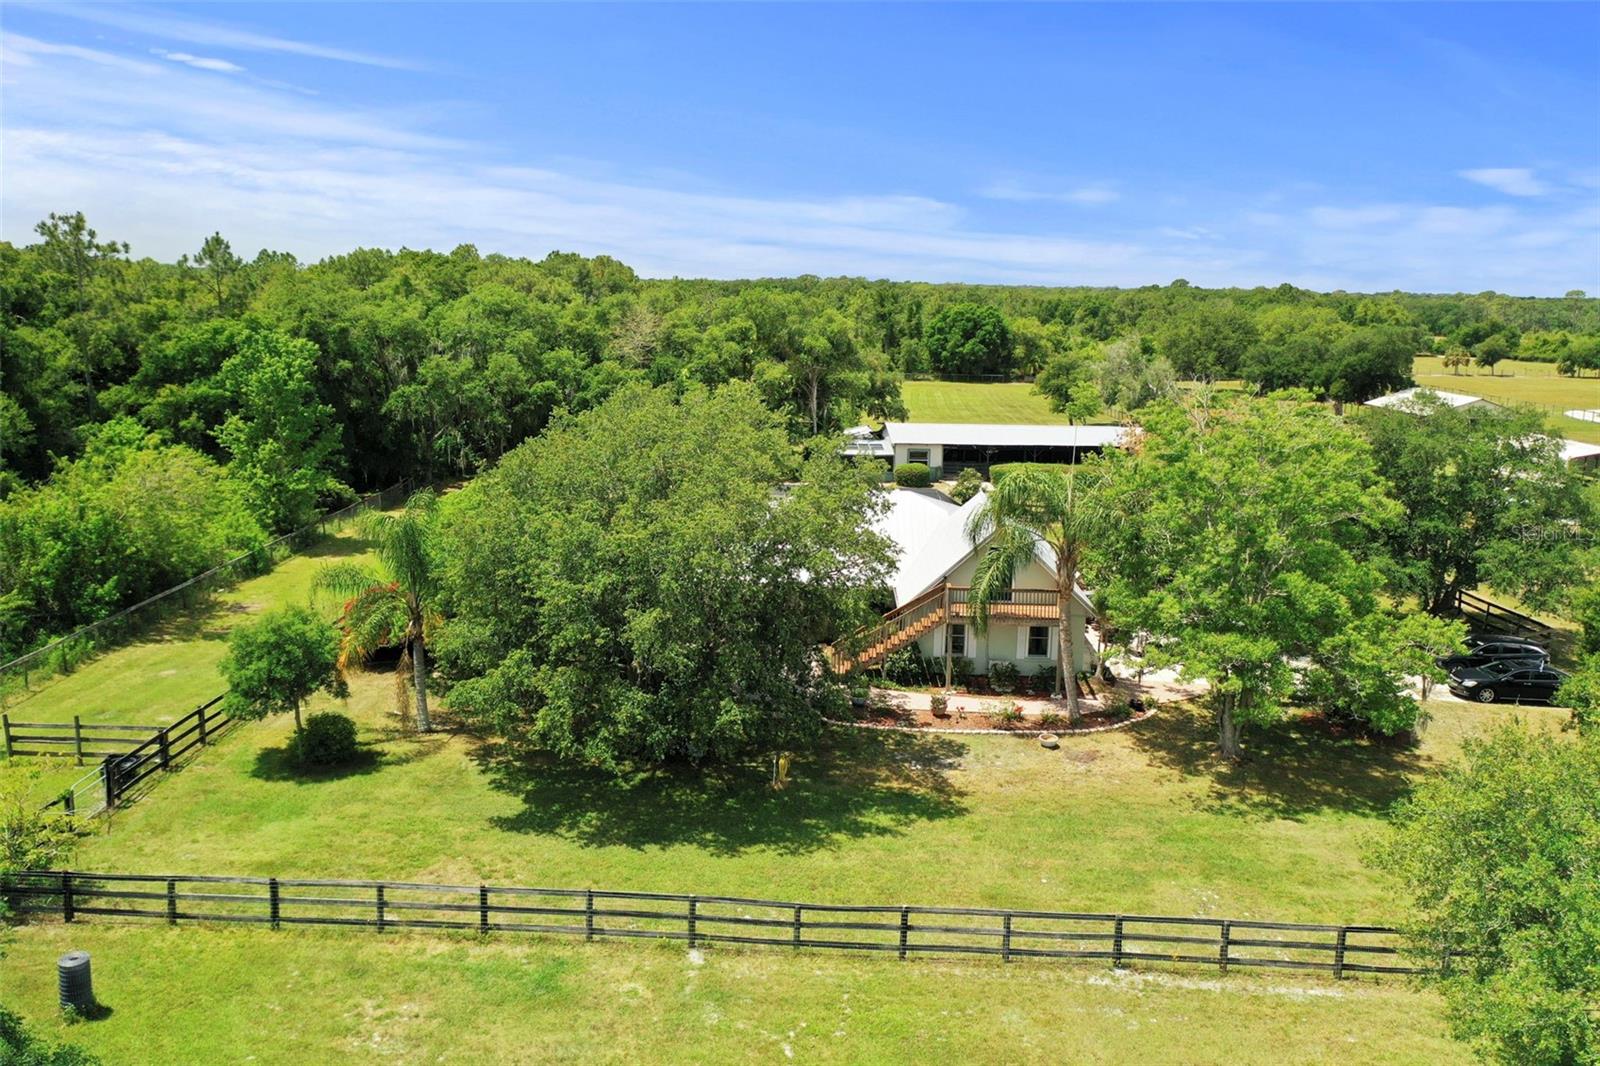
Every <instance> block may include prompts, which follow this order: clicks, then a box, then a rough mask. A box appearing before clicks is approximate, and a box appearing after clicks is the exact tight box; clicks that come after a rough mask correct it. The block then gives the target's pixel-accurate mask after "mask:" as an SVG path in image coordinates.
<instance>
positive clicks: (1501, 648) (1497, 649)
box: [1439, 640, 1550, 674]
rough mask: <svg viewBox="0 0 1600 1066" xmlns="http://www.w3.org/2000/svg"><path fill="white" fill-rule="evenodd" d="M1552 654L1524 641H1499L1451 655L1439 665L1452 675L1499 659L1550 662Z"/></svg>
mask: <svg viewBox="0 0 1600 1066" xmlns="http://www.w3.org/2000/svg"><path fill="white" fill-rule="evenodd" d="M1549 658H1550V653H1549V652H1548V651H1546V650H1545V649H1544V648H1542V647H1540V646H1539V645H1537V644H1532V643H1529V642H1528V641H1522V640H1497V641H1491V642H1489V643H1487V644H1479V645H1478V646H1477V647H1476V648H1470V649H1468V651H1467V652H1466V654H1464V655H1449V656H1446V657H1445V658H1443V659H1440V660H1439V665H1440V666H1442V667H1444V668H1445V669H1446V670H1448V671H1450V672H1451V673H1452V674H1453V673H1455V672H1456V671H1457V670H1472V669H1476V668H1478V667H1480V666H1487V665H1488V664H1489V663H1492V662H1495V661H1496V660H1499V659H1539V660H1548V659H1549Z"/></svg>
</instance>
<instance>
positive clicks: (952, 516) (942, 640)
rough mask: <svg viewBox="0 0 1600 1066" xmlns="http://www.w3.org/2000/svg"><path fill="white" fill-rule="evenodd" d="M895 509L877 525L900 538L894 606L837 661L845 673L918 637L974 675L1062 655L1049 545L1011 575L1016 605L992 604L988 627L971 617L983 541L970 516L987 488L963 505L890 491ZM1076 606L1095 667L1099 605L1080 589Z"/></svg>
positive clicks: (1074, 641) (1073, 637)
mask: <svg viewBox="0 0 1600 1066" xmlns="http://www.w3.org/2000/svg"><path fill="white" fill-rule="evenodd" d="M887 495H888V497H889V509H888V511H887V512H886V513H885V514H884V515H883V516H882V517H881V518H880V519H878V521H877V523H876V524H875V528H876V529H877V530H878V532H880V533H882V534H883V535H884V536H886V537H888V538H889V539H890V540H891V541H893V542H894V544H895V546H896V548H897V549H898V554H899V566H898V568H897V569H896V571H895V574H894V578H893V588H892V592H893V596H894V603H895V606H894V609H893V610H892V611H889V612H888V613H887V614H885V615H884V620H883V622H882V623H881V624H880V625H878V626H877V627H875V628H873V629H872V630H870V631H869V632H868V633H865V634H862V635H861V636H860V637H859V638H858V640H857V641H855V642H854V643H853V646H852V647H851V648H849V649H841V651H840V659H839V660H838V662H837V663H836V665H838V666H839V667H840V668H841V669H842V670H843V669H851V668H855V667H860V666H875V665H878V664H879V663H881V662H882V661H883V659H884V658H885V657H886V656H887V655H889V654H890V653H891V652H894V651H898V650H899V649H901V648H904V647H907V646H909V645H911V644H915V645H916V647H917V650H918V652H919V653H920V654H921V655H922V656H923V657H924V658H927V659H941V658H943V657H944V656H945V654H946V652H947V651H948V653H949V654H950V655H951V656H953V657H959V658H965V659H968V660H970V661H971V663H972V669H973V672H974V673H977V674H986V673H988V670H989V665H990V664H991V663H994V662H997V661H1000V660H1004V661H1007V662H1011V663H1015V664H1016V666H1017V668H1018V669H1019V670H1020V671H1022V672H1023V673H1027V674H1036V673H1038V671H1039V670H1040V668H1042V667H1047V666H1050V665H1051V664H1053V663H1054V662H1055V657H1056V651H1057V648H1058V647H1059V646H1060V640H1061V633H1060V628H1061V627H1060V612H1059V608H1058V606H1057V599H1056V578H1055V559H1054V557H1053V556H1052V555H1051V553H1050V550H1049V549H1048V548H1047V547H1045V546H1044V545H1043V544H1040V545H1039V546H1038V550H1037V551H1036V552H1035V555H1034V558H1033V560H1032V562H1031V563H1030V564H1029V565H1028V566H1027V567H1025V568H1024V569H1023V570H1021V571H1020V572H1018V573H1017V574H1016V575H1015V576H1014V578H1013V579H1012V592H1011V596H1010V599H1009V601H1008V602H1005V603H996V604H992V605H991V607H990V610H989V625H988V628H987V629H986V631H985V632H984V633H981V634H980V633H978V632H977V630H976V628H975V627H974V626H973V624H972V620H971V612H970V604H969V602H968V599H969V597H968V593H969V591H970V588H971V585H972V578H973V573H974V571H975V570H976V568H977V564H978V559H979V556H980V553H981V551H982V548H983V546H982V545H979V546H978V547H974V546H973V544H972V543H971V541H970V540H968V538H967V523H968V521H969V520H970V519H971V517H972V515H973V514H974V513H976V512H977V510H978V509H979V508H980V507H982V506H983V498H984V494H983V493H981V492H980V493H979V494H978V495H976V496H974V497H973V498H972V499H971V500H968V501H967V503H966V504H964V505H960V504H957V503H955V502H954V501H953V500H951V499H950V498H949V497H948V496H945V495H944V494H943V493H940V492H936V491H934V490H931V489H893V490H888V492H887ZM1074 592H1075V594H1074V595H1073V597H1072V602H1071V603H1070V604H1069V606H1068V629H1069V634H1068V639H1069V640H1070V642H1071V643H1070V645H1069V646H1070V648H1071V650H1072V661H1073V664H1074V670H1085V669H1090V668H1092V666H1093V655H1092V653H1091V651H1090V648H1089V645H1088V641H1087V639H1086V636H1085V629H1086V627H1087V624H1088V620H1089V618H1090V617H1091V616H1092V614H1093V611H1092V608H1091V607H1090V604H1089V599H1088V597H1087V595H1086V594H1085V593H1084V591H1083V590H1082V589H1081V588H1079V589H1076V590H1074Z"/></svg>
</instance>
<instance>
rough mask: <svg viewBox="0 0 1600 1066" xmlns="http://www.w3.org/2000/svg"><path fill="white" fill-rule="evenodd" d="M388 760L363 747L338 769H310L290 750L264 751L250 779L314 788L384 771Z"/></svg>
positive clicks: (322, 767)
mask: <svg viewBox="0 0 1600 1066" xmlns="http://www.w3.org/2000/svg"><path fill="white" fill-rule="evenodd" d="M388 762H389V760H388V759H387V758H385V757H384V755H383V753H381V752H378V751H375V750H373V749H372V748H370V747H368V746H366V745H362V746H361V747H360V748H359V749H358V750H357V751H356V754H355V757H354V758H352V759H351V760H350V761H348V762H346V763H343V764H341V765H339V766H311V765H308V764H306V763H302V762H297V761H296V760H295V758H294V756H292V755H290V754H289V749H288V748H287V747H277V748H262V749H261V750H260V751H258V752H256V759H255V763H254V764H253V765H252V766H251V767H250V776H251V777H253V778H255V779H257V780H258V781H293V782H295V783H296V784H301V785H312V784H316V783H318V782H321V781H338V780H339V779H341V778H345V777H359V776H361V775H363V774H370V773H373V772H375V771H377V770H379V769H381V768H382V767H383V766H384V765H385V764H386V763H388Z"/></svg>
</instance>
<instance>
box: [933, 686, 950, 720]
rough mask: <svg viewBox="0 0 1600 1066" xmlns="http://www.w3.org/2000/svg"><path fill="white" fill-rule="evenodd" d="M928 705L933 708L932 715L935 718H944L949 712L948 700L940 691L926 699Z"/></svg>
mask: <svg viewBox="0 0 1600 1066" xmlns="http://www.w3.org/2000/svg"><path fill="white" fill-rule="evenodd" d="M928 705H929V707H930V708H931V709H932V710H933V716H934V717H935V718H944V717H946V716H947V715H949V713H950V700H949V698H948V697H946V696H945V695H944V693H942V692H941V693H937V694H935V695H934V697H933V698H932V699H931V700H929V701H928Z"/></svg>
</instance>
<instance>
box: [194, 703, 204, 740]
mask: <svg viewBox="0 0 1600 1066" xmlns="http://www.w3.org/2000/svg"><path fill="white" fill-rule="evenodd" d="M194 717H195V720H196V721H197V722H198V723H199V725H198V728H199V732H200V743H201V745H202V746H204V745H205V742H206V709H205V707H204V706H203V705H202V706H201V707H199V708H198V709H197V710H196V711H195V712H194Z"/></svg>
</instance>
